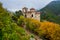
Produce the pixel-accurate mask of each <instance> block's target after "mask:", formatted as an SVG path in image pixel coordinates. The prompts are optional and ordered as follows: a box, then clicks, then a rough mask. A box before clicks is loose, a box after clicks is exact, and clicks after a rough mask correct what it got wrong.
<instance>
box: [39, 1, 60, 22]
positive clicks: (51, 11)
mask: <svg viewBox="0 0 60 40" xmlns="http://www.w3.org/2000/svg"><path fill="white" fill-rule="evenodd" d="M39 11H41V12H42V15H41V16H42V18H41V19H45V20H48V21H52V22H55V23H60V21H59V20H60V19H59V17H60V1H52V2H51V3H49V4H48V5H47V6H46V7H44V8H42V9H41V10H39Z"/></svg>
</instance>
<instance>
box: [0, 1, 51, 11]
mask: <svg viewBox="0 0 60 40" xmlns="http://www.w3.org/2000/svg"><path fill="white" fill-rule="evenodd" d="M0 1H1V2H2V3H3V6H4V7H5V8H7V9H9V10H19V9H21V8H22V7H24V6H26V7H28V8H31V7H34V8H36V9H40V8H43V7H44V6H45V5H47V4H48V3H49V2H51V1H52V0H0Z"/></svg>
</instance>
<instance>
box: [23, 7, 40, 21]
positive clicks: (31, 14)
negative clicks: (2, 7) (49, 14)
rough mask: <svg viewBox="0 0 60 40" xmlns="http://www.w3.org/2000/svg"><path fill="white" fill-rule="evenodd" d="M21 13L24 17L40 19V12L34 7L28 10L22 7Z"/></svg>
mask: <svg viewBox="0 0 60 40" xmlns="http://www.w3.org/2000/svg"><path fill="white" fill-rule="evenodd" d="M22 13H23V15H24V16H25V17H26V18H32V19H36V20H39V21H40V12H37V11H36V10H35V9H34V8H31V9H30V10H29V11H28V8H26V7H24V8H22Z"/></svg>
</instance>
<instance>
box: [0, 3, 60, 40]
mask: <svg viewBox="0 0 60 40" xmlns="http://www.w3.org/2000/svg"><path fill="white" fill-rule="evenodd" d="M38 38H39V39H38ZM0 40H60V25H59V24H56V23H53V22H49V21H47V20H44V21H43V22H40V21H38V20H35V19H31V18H25V17H24V16H23V14H22V12H21V11H16V12H15V13H13V12H12V15H11V12H10V11H8V10H6V9H5V8H3V6H2V3H0Z"/></svg>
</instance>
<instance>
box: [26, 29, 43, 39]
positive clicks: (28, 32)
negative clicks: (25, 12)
mask: <svg viewBox="0 0 60 40" xmlns="http://www.w3.org/2000/svg"><path fill="white" fill-rule="evenodd" d="M25 31H26V33H27V34H28V35H30V34H33V33H31V32H30V31H28V30H26V29H25ZM33 35H34V34H33ZM34 38H35V40H42V39H41V38H39V37H38V36H37V35H34Z"/></svg>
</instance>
